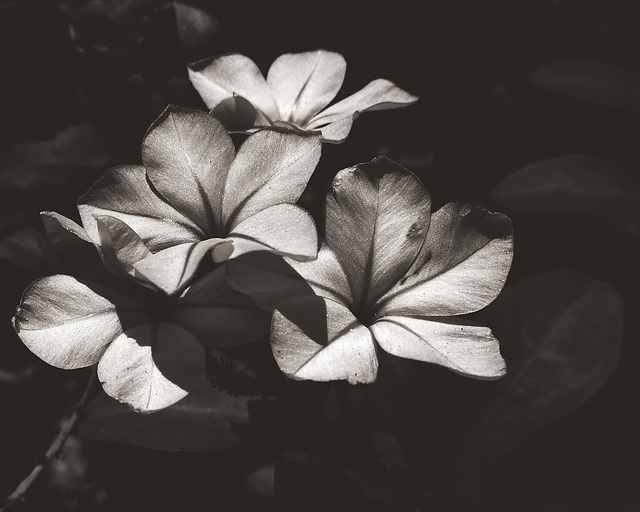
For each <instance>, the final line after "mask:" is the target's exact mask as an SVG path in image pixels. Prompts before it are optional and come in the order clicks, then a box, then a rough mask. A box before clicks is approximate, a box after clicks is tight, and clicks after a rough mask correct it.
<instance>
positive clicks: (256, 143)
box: [222, 130, 322, 233]
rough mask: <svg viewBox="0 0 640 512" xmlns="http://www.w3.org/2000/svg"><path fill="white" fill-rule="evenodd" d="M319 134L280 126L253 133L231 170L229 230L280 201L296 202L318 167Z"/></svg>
mask: <svg viewBox="0 0 640 512" xmlns="http://www.w3.org/2000/svg"><path fill="white" fill-rule="evenodd" d="M321 149H322V144H321V142H320V138H319V137H318V136H303V135H297V134H293V133H283V132H281V131H276V130H260V131H259V132H256V133H254V134H252V135H250V136H249V137H248V138H247V139H246V140H245V142H244V143H243V144H242V146H241V147H240V149H239V150H238V154H237V155H236V158H235V160H234V161H233V163H232V164H231V168H230V169H229V173H228V174H227V181H226V186H225V189H224V198H223V199H222V204H223V207H222V220H223V222H224V229H225V233H228V232H230V231H232V230H233V229H234V228H235V227H236V226H237V224H238V223H240V222H242V221H243V220H245V219H247V218H248V217H250V216H251V215H253V214H255V213H257V212H259V211H260V210H264V209H265V208H267V207H269V206H273V205H275V204H279V203H295V202H296V201H297V200H298V199H299V198H300V195H301V194H302V192H303V191H304V189H305V187H306V186H307V183H308V182H309V178H311V175H312V174H313V171H314V170H315V168H316V165H317V163H318V160H319V159H320V153H321Z"/></svg>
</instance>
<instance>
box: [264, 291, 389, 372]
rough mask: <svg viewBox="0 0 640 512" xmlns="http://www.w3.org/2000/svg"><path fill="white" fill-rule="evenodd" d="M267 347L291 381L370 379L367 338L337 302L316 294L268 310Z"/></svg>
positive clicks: (371, 348) (373, 360) (374, 365)
mask: <svg viewBox="0 0 640 512" xmlns="http://www.w3.org/2000/svg"><path fill="white" fill-rule="evenodd" d="M271 349H272V351H273V355H274V357H275V359H276V362H277V363H278V366H279V367H280V369H281V370H282V371H283V373H284V374H285V375H286V376H288V377H290V378H292V379H296V380H315V381H323V382H326V381H332V380H346V381H348V382H349V383H350V384H357V383H370V382H373V381H375V380H376V376H377V373H378V359H377V357H376V348H375V344H374V342H373V336H372V335H371V332H370V331H369V329H367V328H366V327H365V326H364V325H362V324H361V323H360V322H359V321H358V319H357V318H356V317H355V316H353V314H352V313H351V312H350V311H349V310H348V309H347V308H345V307H344V306H342V305H341V304H338V303H337V302H333V301H332V300H328V299H324V298H322V297H313V296H307V297H298V298H296V299H294V300H290V301H287V302H283V303H281V304H280V305H279V306H278V309H276V310H275V311H274V313H273V322H272V325H271Z"/></svg>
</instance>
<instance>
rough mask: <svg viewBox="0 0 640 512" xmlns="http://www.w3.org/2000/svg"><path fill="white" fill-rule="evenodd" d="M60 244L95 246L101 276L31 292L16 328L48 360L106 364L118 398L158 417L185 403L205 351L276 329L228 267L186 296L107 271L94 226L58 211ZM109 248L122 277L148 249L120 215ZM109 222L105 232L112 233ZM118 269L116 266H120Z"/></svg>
mask: <svg viewBox="0 0 640 512" xmlns="http://www.w3.org/2000/svg"><path fill="white" fill-rule="evenodd" d="M43 217H44V221H45V225H46V227H47V233H48V235H49V236H50V238H51V240H52V242H53V243H54V245H57V246H60V245H65V244H66V245H69V244H71V245H73V250H79V249H80V246H81V245H83V244H84V246H88V247H90V248H91V251H90V252H87V251H85V252H84V255H87V254H88V255H89V258H90V257H91V254H93V259H95V260H96V264H95V265H93V266H92V267H93V268H95V269H97V270H95V271H93V272H92V277H91V280H88V279H85V278H77V277H74V276H72V275H66V274H56V275H53V276H48V277H43V278H40V279H38V280H36V281H35V282H33V283H32V284H31V285H30V286H29V287H28V288H27V289H26V290H25V292H24V294H23V297H22V300H21V301H20V305H19V306H18V308H17V310H16V314H15V316H14V318H13V319H12V323H13V326H14V328H15V330H16V332H17V334H18V336H19V337H20V339H21V340H22V341H23V343H24V344H25V345H26V346H27V347H28V348H29V349H30V350H31V351H32V352H33V353H34V354H36V355H37V356H38V357H39V358H40V359H42V360H43V361H45V362H47V363H49V364H51V365H53V366H55V367H57V368H63V369H75V368H82V367H86V366H90V365H93V364H96V363H97V364H98V367H97V372H98V378H99V380H100V381H101V382H102V386H103V389H104V390H105V391H106V392H107V394H109V395H110V396H112V397H113V398H115V399H117V400H119V401H121V402H124V403H127V404H128V405H130V406H131V407H132V408H133V409H135V410H136V411H139V412H153V411H156V410H159V409H163V408H165V407H168V406H170V405H172V404H174V403H175V402H177V401H178V400H180V399H182V398H184V397H185V396H186V395H187V393H188V392H189V391H190V390H191V389H192V388H193V387H194V386H195V385H196V384H197V382H198V381H199V380H200V379H202V378H203V377H204V374H205V359H206V354H205V346H215V347H225V346H234V345H238V344H242V343H247V342H250V341H253V340H256V339H258V338H259V337H261V336H263V335H264V334H266V333H267V332H268V329H269V315H268V314H266V313H264V312H263V311H260V310H258V308H256V306H255V304H254V303H253V302H252V301H251V300H250V299H249V298H248V297H247V296H246V295H244V294H242V293H239V292H237V291H235V290H233V289H231V288H230V287H229V286H228V285H227V283H226V275H225V274H226V271H225V268H224V265H218V266H217V267H215V268H214V269H213V270H210V271H205V270H204V269H203V272H202V273H203V274H204V275H202V276H201V277H199V278H197V279H196V280H194V281H192V282H191V283H190V286H189V287H188V288H186V289H185V290H184V291H183V292H182V293H181V294H180V296H168V295H167V294H166V293H164V292H163V291H162V290H160V289H159V288H157V287H155V286H154V285H152V284H151V283H149V282H144V284H145V286H141V284H140V283H137V282H135V280H132V279H118V278H115V277H114V276H113V273H109V272H107V271H106V269H105V267H104V266H102V263H101V262H100V260H99V258H98V253H97V251H96V250H95V248H94V247H93V245H92V242H91V241H90V240H89V237H88V236H87V235H86V233H85V232H84V230H83V229H82V228H81V227H80V226H78V225H77V224H74V223H72V222H71V221H70V220H69V219H65V218H64V217H61V216H59V215H57V214H55V213H44V214H43ZM112 221H113V224H111V225H110V227H111V228H112V235H113V236H112V237H111V238H110V240H115V241H117V242H116V243H114V244H112V243H110V242H107V243H105V245H104V246H103V249H104V251H105V252H106V253H107V254H110V255H113V256H114V258H113V259H111V258H109V259H108V261H109V263H110V264H111V265H112V266H116V265H121V271H120V272H116V273H119V274H121V275H123V276H126V277H128V273H127V272H126V268H127V266H129V265H131V264H132V263H134V262H135V260H136V259H137V258H142V257H144V255H145V254H147V253H148V249H147V248H146V247H144V243H143V242H142V240H141V239H140V238H138V237H136V235H135V234H134V233H133V232H131V230H130V228H128V226H126V224H124V223H122V222H120V221H118V220H117V219H112ZM104 228H105V226H101V229H104ZM111 271H112V272H113V271H114V269H113V268H111Z"/></svg>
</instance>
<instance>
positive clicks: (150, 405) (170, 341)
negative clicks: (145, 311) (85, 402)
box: [98, 322, 205, 412]
mask: <svg viewBox="0 0 640 512" xmlns="http://www.w3.org/2000/svg"><path fill="white" fill-rule="evenodd" d="M204 367H205V351H204V347H203V346H202V345H201V344H200V342H198V340H197V339H196V338H195V337H194V335H193V334H191V333H190V332H189V331H188V330H186V329H184V328H183V327H181V326H179V325H177V324H174V323H170V322H161V323H159V324H155V323H145V324H141V325H138V326H136V327H133V328H131V329H128V330H127V331H125V332H124V333H123V334H121V335H120V336H119V337H118V338H116V339H115V340H114V341H113V343H111V345H109V348H108V349H107V350H106V352H105V353H104V355H103V356H102V359H101V360H100V363H99V364H98V379H100V382H102V387H103V389H104V390H105V392H106V393H107V394H108V395H109V396H111V397H113V398H115V399H116V400H119V401H120V402H124V403H126V404H128V405H129V406H131V407H132V408H134V409H135V410H137V411H139V412H153V411H156V410H159V409H164V408H165V407H168V406H170V405H172V404H174V403H176V402H177V401H178V400H180V399H182V398H184V397H185V396H186V395H187V394H188V393H189V391H190V390H191V389H192V388H193V386H194V385H195V384H196V382H197V381H198V380H199V379H200V378H201V377H202V374H203V372H204Z"/></svg>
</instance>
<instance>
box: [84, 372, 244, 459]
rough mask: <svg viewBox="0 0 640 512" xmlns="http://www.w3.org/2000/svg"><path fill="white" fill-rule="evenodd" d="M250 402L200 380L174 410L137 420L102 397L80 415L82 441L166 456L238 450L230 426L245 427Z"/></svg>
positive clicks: (169, 409)
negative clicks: (169, 453) (163, 452)
mask: <svg viewBox="0 0 640 512" xmlns="http://www.w3.org/2000/svg"><path fill="white" fill-rule="evenodd" d="M247 401H248V398H247V397H244V396H232V395H230V394H228V393H226V392H224V391H220V390H218V389H214V388H212V387H211V385H210V384H209V382H207V380H206V379H204V378H203V379H201V380H200V381H199V382H198V384H196V386H195V387H194V388H193V390H192V391H191V392H190V393H189V394H188V395H187V396H186V397H185V398H183V399H182V400H180V401H179V402H177V403H176V404H174V405H172V406H170V407H167V408H166V409H163V410H161V411H158V412H156V413H154V414H144V415H143V414H138V413H136V412H134V411H132V410H131V409H130V408H129V407H127V406H126V405H125V404H121V403H119V402H117V401H116V400H114V399H112V398H111V397H109V396H108V395H107V394H105V393H101V394H100V395H98V396H97V397H96V398H95V399H94V400H93V401H92V402H90V403H89V405H88V406H87V407H86V408H85V409H84V410H83V415H82V418H81V420H80V423H79V425H78V429H79V433H80V435H81V436H83V437H86V438H89V439H94V440H97V441H107V442H119V443H128V444H131V445H135V446H141V447H144V448H150V449H153V450H166V451H187V452H194V451H207V450H221V449H226V448H235V447H237V446H240V445H241V441H240V438H239V437H238V436H237V435H236V434H235V432H234V430H233V424H234V423H247V422H248V412H247Z"/></svg>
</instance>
